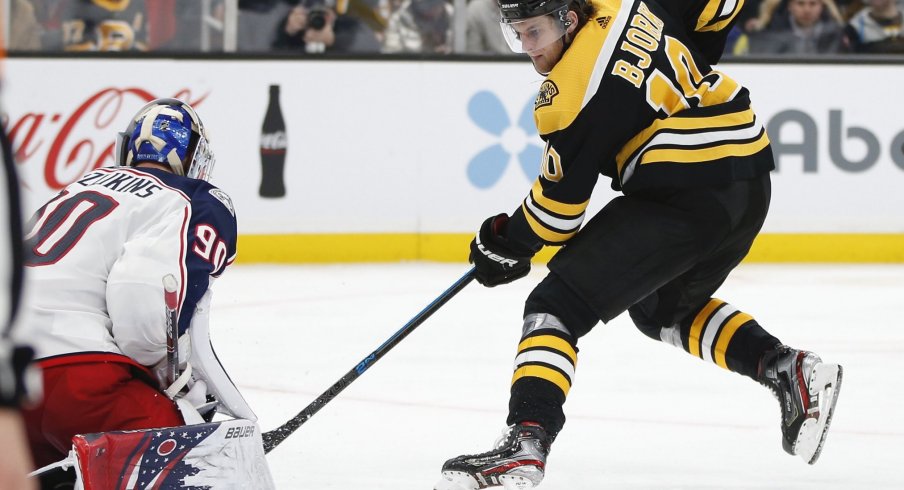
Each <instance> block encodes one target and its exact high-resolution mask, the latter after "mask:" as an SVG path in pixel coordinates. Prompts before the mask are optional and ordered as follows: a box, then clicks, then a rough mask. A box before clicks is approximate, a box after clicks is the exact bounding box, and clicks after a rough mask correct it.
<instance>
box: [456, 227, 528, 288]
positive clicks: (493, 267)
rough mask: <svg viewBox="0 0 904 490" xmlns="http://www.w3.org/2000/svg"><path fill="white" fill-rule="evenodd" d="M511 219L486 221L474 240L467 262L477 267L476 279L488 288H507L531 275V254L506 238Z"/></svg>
mask: <svg viewBox="0 0 904 490" xmlns="http://www.w3.org/2000/svg"><path fill="white" fill-rule="evenodd" d="M508 219H509V217H508V215H507V214H505V213H502V214H499V215H496V216H492V217H490V218H487V219H486V221H484V222H483V224H482V225H481V226H480V231H478V232H477V236H476V237H474V239H473V240H471V255H470V256H469V257H468V261H469V262H471V263H472V264H474V268H475V271H476V273H475V279H477V282H479V283H480V284H483V285H484V286H486V287H490V288H491V287H493V286H498V285H500V284H508V283H510V282H512V281H514V280H516V279H521V278H522V277H524V276H526V275H527V273H528V272H530V259H531V257H533V253H532V252H523V251H520V250H517V249H516V246H515V245H514V244H513V243H511V242H509V240H508V239H507V238H506V237H505V231H506V226H507V224H508Z"/></svg>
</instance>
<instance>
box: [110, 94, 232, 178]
mask: <svg viewBox="0 0 904 490" xmlns="http://www.w3.org/2000/svg"><path fill="white" fill-rule="evenodd" d="M214 161H215V159H214V156H213V152H211V150H210V145H209V144H208V142H207V133H206V132H205V130H204V125H203V124H201V119H200V118H199V117H198V115H197V114H196V113H195V110H194V109H192V108H191V106H190V105H188V104H186V103H185V102H182V101H181V100H177V99H156V100H152V101H151V102H149V103H148V104H147V105H145V106H144V107H142V108H141V110H139V111H138V112H137V113H136V114H135V117H133V118H132V121H131V122H130V123H129V126H128V127H127V128H126V130H125V131H123V132H121V133H119V135H118V137H117V139H116V165H118V166H123V167H132V166H135V164H137V163H139V162H154V163H160V164H164V165H167V166H169V168H170V169H172V171H173V173H175V174H176V175H183V176H185V177H189V178H192V179H201V180H205V181H209V180H210V176H211V172H212V171H213V164H214Z"/></svg>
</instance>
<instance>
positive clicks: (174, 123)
mask: <svg viewBox="0 0 904 490" xmlns="http://www.w3.org/2000/svg"><path fill="white" fill-rule="evenodd" d="M114 158H115V160H116V163H117V165H116V166H115V167H111V168H99V169H95V170H92V171H90V172H88V173H87V174H85V175H84V176H82V177H81V178H79V179H78V180H77V181H75V182H74V183H72V184H71V185H69V186H68V187H66V188H65V189H63V190H62V191H61V192H60V193H59V194H57V195H56V196H55V197H53V198H52V199H50V200H49V201H48V202H47V203H46V204H45V205H44V206H43V207H41V208H40V209H39V210H38V211H37V212H36V214H35V216H34V217H33V218H32V220H31V221H30V223H29V225H28V226H27V227H26V265H27V266H28V268H29V270H28V274H29V280H30V288H31V301H30V302H29V311H28V312H27V316H26V319H27V321H28V323H29V324H30V326H31V332H30V333H31V337H30V339H31V340H32V342H33V343H34V345H35V349H36V358H37V364H38V366H40V368H41V370H42V377H43V383H44V395H43V400H42V401H41V402H40V403H39V404H38V405H36V406H34V407H32V408H30V409H27V410H25V411H24V417H25V420H26V426H27V432H28V438H29V442H30V444H31V448H32V456H33V458H34V461H35V464H36V465H37V466H38V467H39V468H42V469H40V470H38V471H37V472H36V473H40V478H41V484H42V487H44V488H72V486H74V487H75V488H85V489H132V488H140V489H149V488H154V489H157V488H167V489H171V488H192V489H202V488H214V489H215V488H247V489H255V490H257V489H267V488H272V487H273V482H272V478H271V476H270V472H269V470H268V468H267V465H266V461H265V459H264V452H263V447H262V439H261V434H260V430H259V428H258V426H257V422H256V420H257V419H256V417H255V415H254V413H253V412H252V411H251V409H250V407H249V406H248V404H247V403H246V402H245V400H244V399H243V397H242V396H241V394H240V393H239V391H238V389H237V388H236V386H235V385H234V384H233V383H232V381H231V380H230V378H229V376H228V375H227V374H226V372H225V370H224V369H223V367H222V365H221V364H220V362H219V361H218V359H217V357H216V354H215V353H214V350H213V347H212V346H211V343H210V338H209V328H208V323H209V321H208V319H209V308H210V298H211V296H210V294H211V293H210V286H211V284H212V283H213V281H214V279H216V278H218V277H220V275H221V274H222V273H223V271H224V270H225V269H226V267H227V266H228V265H230V264H231V263H232V261H233V260H234V258H235V253H236V234H237V232H236V230H237V225H236V217H235V210H234V208H233V205H232V201H231V200H230V198H229V196H228V195H227V194H226V193H225V192H223V191H222V190H220V189H219V188H217V187H215V186H213V185H212V184H210V183H209V180H210V177H211V171H212V170H213V164H214V158H213V154H212V152H211V150H210V147H209V145H208V140H207V135H206V132H205V130H204V126H203V125H202V124H201V120H200V118H198V116H197V114H196V113H195V111H194V110H193V109H192V107H190V106H189V105H188V104H187V103H185V102H183V101H180V100H176V99H157V100H154V101H151V102H150V103H149V104H147V105H145V106H144V107H142V108H141V109H140V110H139V111H138V113H137V114H136V115H135V116H134V117H133V118H132V119H131V121H130V124H129V126H128V128H127V129H126V130H125V132H123V133H120V134H119V137H118V139H117V148H116V150H115V154H114ZM215 417H216V418H215ZM70 468H71V469H70ZM73 469H74V471H73ZM61 485H62V486H61Z"/></svg>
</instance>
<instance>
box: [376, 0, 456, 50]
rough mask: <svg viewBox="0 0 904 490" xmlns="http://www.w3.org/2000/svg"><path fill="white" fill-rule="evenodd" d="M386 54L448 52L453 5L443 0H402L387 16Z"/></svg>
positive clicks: (450, 47)
mask: <svg viewBox="0 0 904 490" xmlns="http://www.w3.org/2000/svg"><path fill="white" fill-rule="evenodd" d="M385 34H386V39H385V40H384V41H383V52H385V53H444V54H446V53H451V52H452V5H451V4H449V3H448V2H446V1H445V0H405V1H404V2H403V3H402V5H401V6H400V7H399V9H398V10H396V11H395V12H393V14H392V15H391V16H390V17H389V25H388V26H387V27H386V33H385Z"/></svg>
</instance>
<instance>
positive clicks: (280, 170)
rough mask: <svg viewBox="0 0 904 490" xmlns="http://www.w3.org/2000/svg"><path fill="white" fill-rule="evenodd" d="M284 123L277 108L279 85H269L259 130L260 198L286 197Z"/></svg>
mask: <svg viewBox="0 0 904 490" xmlns="http://www.w3.org/2000/svg"><path fill="white" fill-rule="evenodd" d="M286 146H287V139H286V122H285V121H284V120H283V115H282V108H281V107H280V106H279V85H270V97H269V101H268V102H267V113H266V115H265V116H264V124H263V127H262V128H261V186H260V190H259V191H258V193H259V194H260V196H261V197H268V198H272V197H283V196H285V195H286V182H285V176H284V175H283V174H284V173H285V167H286Z"/></svg>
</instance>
